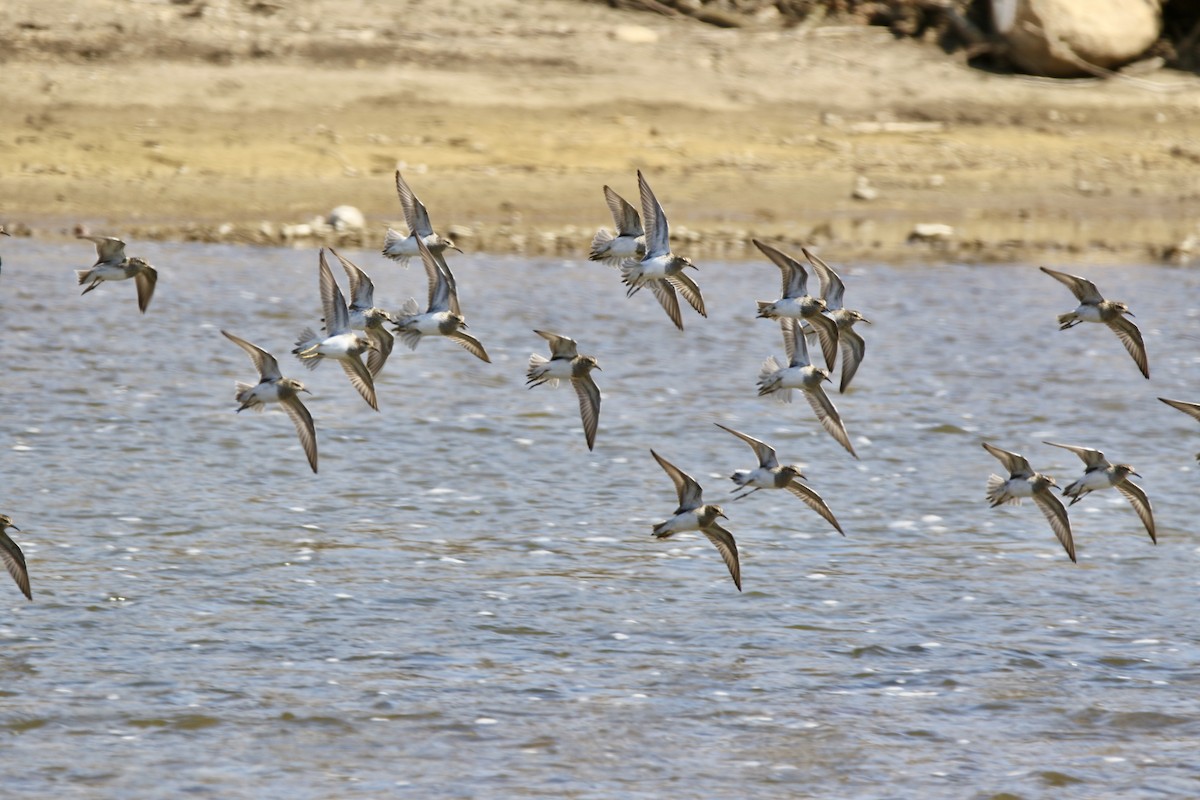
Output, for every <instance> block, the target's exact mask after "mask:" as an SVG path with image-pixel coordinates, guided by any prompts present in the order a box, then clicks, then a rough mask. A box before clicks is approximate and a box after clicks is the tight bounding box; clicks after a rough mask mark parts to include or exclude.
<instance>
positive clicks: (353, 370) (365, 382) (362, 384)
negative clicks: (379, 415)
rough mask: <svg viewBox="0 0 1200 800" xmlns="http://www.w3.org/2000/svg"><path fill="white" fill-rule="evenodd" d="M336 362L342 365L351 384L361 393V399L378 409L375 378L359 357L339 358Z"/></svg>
mask: <svg viewBox="0 0 1200 800" xmlns="http://www.w3.org/2000/svg"><path fill="white" fill-rule="evenodd" d="M337 362H338V363H339V364H341V365H342V371H344V372H345V373H346V377H347V378H349V379H350V383H351V385H353V386H354V388H355V389H357V390H358V393H359V394H360V395H362V399H363V400H366V401H367V405H369V406H370V407H371V408H373V409H375V410H376V411H378V410H379V401H378V400H377V399H376V398H375V380H374V379H373V378H372V377H371V373H370V372H368V371H367V368H366V366H364V365H363V362H362V361H361V360H360V359H359V357H358V356H351V357H350V358H339V359H338V360H337Z"/></svg>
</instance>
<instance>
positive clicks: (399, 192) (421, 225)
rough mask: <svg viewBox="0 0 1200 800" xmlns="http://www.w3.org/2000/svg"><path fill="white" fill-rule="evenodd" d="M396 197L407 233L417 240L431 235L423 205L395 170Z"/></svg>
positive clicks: (431, 230)
mask: <svg viewBox="0 0 1200 800" xmlns="http://www.w3.org/2000/svg"><path fill="white" fill-rule="evenodd" d="M396 196H397V197H399V198H400V208H402V209H403V210H404V221H405V222H406V223H407V224H408V230H409V233H413V234H416V237H417V238H418V239H422V238H424V237H426V236H428V235H429V234H431V233H433V226H432V225H430V224H429V212H428V211H426V210H425V204H424V203H422V202H421V201H420V200H418V199H417V195H416V194H415V193H414V192H413V190H412V189H411V188H410V187H409V185H408V183H407V182H406V181H405V180H404V178H403V177H402V176H401V175H400V170H396Z"/></svg>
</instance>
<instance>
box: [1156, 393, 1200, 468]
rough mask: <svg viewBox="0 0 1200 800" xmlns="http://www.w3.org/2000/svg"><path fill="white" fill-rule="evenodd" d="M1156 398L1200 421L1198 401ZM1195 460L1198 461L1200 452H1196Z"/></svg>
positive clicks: (1199, 404)
mask: <svg viewBox="0 0 1200 800" xmlns="http://www.w3.org/2000/svg"><path fill="white" fill-rule="evenodd" d="M1158 399H1159V400H1161V401H1162V402H1164V403H1166V404H1167V405H1169V406H1170V407H1171V408H1173V409H1175V410H1176V411H1182V412H1183V413H1185V414H1187V415H1188V416H1189V417H1191V418H1192V419H1194V420H1196V421H1197V422H1200V403H1189V402H1187V401H1185V400H1168V399H1167V398H1165V397H1160V398H1158ZM1196 460H1197V461H1200V453H1197V454H1196Z"/></svg>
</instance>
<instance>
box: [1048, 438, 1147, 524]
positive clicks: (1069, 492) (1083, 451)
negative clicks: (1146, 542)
mask: <svg viewBox="0 0 1200 800" xmlns="http://www.w3.org/2000/svg"><path fill="white" fill-rule="evenodd" d="M1044 444H1048V445H1050V446H1051V447H1061V448H1062V449H1064V450H1070V451H1071V452H1072V453H1074V454H1075V455H1077V456H1079V458H1080V460H1081V461H1083V466H1084V473H1083V477H1082V478H1080V479H1079V480H1077V481H1075V482H1074V483H1072V484H1070V485H1069V486H1067V487H1066V488H1064V489H1063V490H1062V493H1063V496H1064V497H1069V498H1071V502H1070V505H1075V504H1076V503H1078V502H1079V501H1080V500H1082V499H1083V498H1084V497H1085V496H1087V495H1088V494H1091V493H1092V492H1094V491H1097V490H1099V489H1107V488H1109V487H1110V486H1111V487H1113V488H1115V489H1116V490H1117V491H1118V492H1120V493H1121V494H1123V495H1125V499H1126V500H1128V501H1129V505H1131V506H1133V510H1134V511H1135V512H1137V515H1138V519H1140V520H1141V521H1142V524H1143V525H1145V526H1146V533H1148V534H1150V541H1152V542H1154V543H1155V544H1158V535H1157V533H1156V532H1155V529H1154V510H1153V509H1152V508H1151V507H1150V499H1149V498H1148V497H1146V492H1145V490H1143V489H1142V487H1140V486H1138V485H1137V484H1135V483H1134V482H1133V481H1131V480H1129V476H1130V475H1137V477H1139V478H1140V477H1142V476H1141V475H1138V473H1137V471H1136V470H1134V468H1133V466H1132V465H1130V464H1112V463H1110V462H1109V460H1108V459H1107V458H1105V457H1104V453H1101V452H1100V451H1099V450H1093V449H1092V448H1090V447H1076V446H1074V445H1069V444H1057V443H1055V442H1044Z"/></svg>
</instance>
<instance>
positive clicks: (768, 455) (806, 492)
mask: <svg viewBox="0 0 1200 800" xmlns="http://www.w3.org/2000/svg"><path fill="white" fill-rule="evenodd" d="M713 424H714V425H716V426H717V427H718V428H720V429H721V430H723V431H727V432H729V433H732V434H733V435H734V436H736V437H738V438H739V439H741V440H742V441H743V442H745V443H746V444H748V445H750V449H751V450H753V451H754V455H755V456H757V457H758V467H757V468H756V469H750V470H746V469H739V470H736V471H734V473H733V474H732V475H730V476H729V477H730V480H732V481H733V482H734V483H736V484H737V488H736V489H734V490H733V491H735V492H738V491H741V490H742V489H745V488H747V487H753V488H751V489H750V491H748V492H744V493H743V494H739V495H738V496H737V497H735V498H733V499H734V500H741V499H742V498H743V497H749V496H750V495H752V494H754V493H755V492H757V491H758V490H759V489H787V490H788V491H789V492H791V493H792V494H794V495H796V497H799V498H800V499H801V500H803V501H804V504H805V505H806V506H808V507H809V508H811V509H812V510H813V511H815V512H817V513H818V514H820V515H821V516H822V517H824V518H825V521H826V522H828V523H829V524H830V525H832V526H833V527H834V530H836V531H837V532H838V533H840V534H841V535H842V536H845V535H846V532H845V531H843V530H842V526H841V525H839V524H838V521H837V518H836V517H834V516H833V512H832V511H830V510H829V506H828V505H826V503H825V501H824V500H822V499H821V495H819V494H817V493H816V492H815V491H813V490H812V489H810V488H809V487H808V486H805V485H804V484H803V483H801V482H800V481H802V480H805V477H804V473H803V472H801V471H800V465H799V464H785V465H784V466H780V465H779V459H778V458H777V457H776V455H775V448H773V447H771V446H770V445H768V444H766V443H765V442H761V441H759V440H758V439H755V438H754V437H753V436H747V435H746V434H744V433H742V432H741V431H735V430H734V429H733V428H727V427H725V426H724V425H722V424H721V423H719V422H714V423H713Z"/></svg>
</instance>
